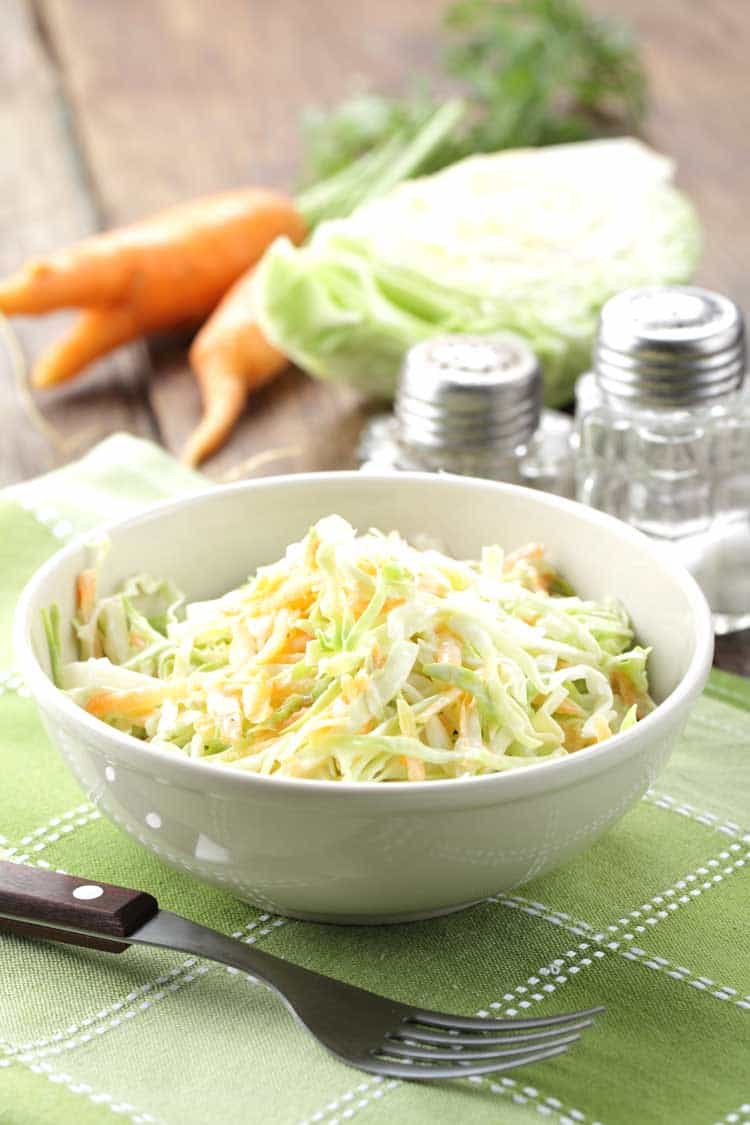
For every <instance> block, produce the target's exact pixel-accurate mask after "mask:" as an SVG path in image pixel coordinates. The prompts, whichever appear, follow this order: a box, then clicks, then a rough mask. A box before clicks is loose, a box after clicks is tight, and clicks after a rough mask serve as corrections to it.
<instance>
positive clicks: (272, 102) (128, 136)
mask: <svg viewBox="0 0 750 1125" xmlns="http://www.w3.org/2000/svg"><path fill="white" fill-rule="evenodd" d="M590 6H591V7H592V8H594V9H595V10H600V11H602V12H611V13H616V14H617V15H619V16H620V17H623V18H626V19H627V20H629V21H630V22H631V23H632V25H633V26H634V28H635V29H636V31H637V32H638V34H639V36H640V38H641V41H642V45H643V50H644V56H645V60H646V64H647V67H648V70H649V76H650V81H651V90H652V110H651V115H650V118H649V121H648V128H647V139H649V140H650V141H651V142H652V143H653V144H654V145H655V146H656V147H657V148H659V149H661V150H662V151H664V152H665V153H668V154H669V155H670V156H672V157H673V158H674V159H675V160H676V162H677V165H678V179H679V183H680V184H681V186H682V187H684V188H685V189H686V190H687V191H688V192H689V193H690V195H691V196H692V198H693V200H694V201H695V203H696V205H697V207H698V210H699V212H700V215H701V218H702V221H703V225H704V229H705V252H704V261H703V266H702V268H701V271H700V275H699V279H700V280H701V281H703V282H704V283H706V284H708V285H712V286H715V287H716V288H718V289H721V290H723V291H725V292H727V293H729V294H731V295H732V296H734V298H735V299H736V300H738V301H739V302H740V303H741V304H742V305H743V307H744V308H745V310H746V311H747V310H748V308H750V270H749V269H748V261H750V222H748V219H747V206H748V202H747V201H748V198H750V162H748V159H747V158H748V146H749V143H750V142H749V140H748V138H750V97H748V93H750V80H749V79H748V69H747V67H748V64H747V59H748V57H750V6H748V4H747V3H746V2H745V0H742V2H739V0H659V2H658V3H656V2H654V0H590ZM444 7H445V2H444V0H409V2H408V3H405V2H404V0H378V3H377V4H372V3H370V2H369V0H314V2H311V0H95V2H92V0H0V14H1V15H2V35H1V36H0V153H1V154H2V155H1V156H0V270H2V272H8V271H10V270H12V269H14V268H16V267H18V266H19V265H20V264H21V262H22V261H23V260H24V259H25V258H26V257H28V256H29V255H31V254H34V253H37V252H40V251H45V250H49V249H53V248H54V247H57V246H59V245H61V244H64V243H67V242H69V241H71V240H73V239H75V238H77V237H79V236H81V235H83V234H86V233H87V232H89V231H91V230H94V229H95V228H97V227H100V226H105V225H111V224H116V223H122V222H125V221H127V220H130V219H134V218H137V217H138V216H141V215H144V214H147V213H148V212H150V211H153V210H154V209H156V208H159V207H163V206H165V205H168V204H170V203H173V202H175V201H177V200H179V199H185V198H189V197H190V196H193V195H196V194H199V193H201V192H208V191H212V190H216V189H220V188H226V187H232V186H235V185H240V184H246V183H254V182H257V183H263V184H270V185H275V186H278V187H282V188H286V189H289V190H292V189H293V188H294V185H295V182H296V175H297V169H298V159H299V131H298V121H299V116H300V113H301V111H302V109H303V107H305V106H307V105H311V104H325V103H329V102H332V101H334V100H335V99H337V98H340V97H342V96H343V95H345V94H347V93H350V92H352V91H353V90H354V89H355V88H357V87H358V86H359V87H361V86H364V85H366V84H367V83H369V84H370V85H371V86H372V87H377V88H381V89H385V90H398V89H404V88H405V87H407V86H408V83H409V79H410V76H411V74H412V73H413V72H414V71H416V70H421V69H425V68H428V67H429V65H430V61H431V59H432V57H433V54H434V38H435V29H436V26H437V23H438V20H439V17H440V13H441V12H442V10H443V9H444ZM67 319H68V318H67V315H66V314H60V315H57V314H56V315H54V316H50V317H45V318H42V319H39V320H32V319H26V320H24V319H19V320H17V321H15V322H14V327H15V329H16V331H17V333H18V336H19V338H20V340H21V343H22V345H23V349H24V352H25V357H26V360H27V361H28V360H31V359H33V357H34V356H35V355H36V354H37V353H38V351H39V349H40V348H41V347H42V346H43V345H44V344H45V343H46V342H47V341H49V340H50V339H52V338H53V337H54V336H55V335H56V334H58V333H59V332H60V329H61V327H62V325H64V324H65V323H66V322H67ZM186 343H187V340H186V339H185V338H182V339H181V338H175V337H170V338H165V339H158V340H155V341H152V342H149V343H148V344H137V345H133V346H131V347H128V348H124V349H121V350H120V351H119V352H118V353H117V354H116V355H114V356H113V357H112V358H110V359H108V360H106V361H104V362H102V363H100V364H99V365H98V366H97V368H96V369H95V370H93V371H91V372H90V373H89V374H87V375H86V376H85V377H84V378H83V379H81V380H78V381H76V382H74V383H72V384H70V385H69V386H67V387H64V388H62V389H59V390H56V391H54V392H48V394H46V395H40V396H38V397H37V400H36V401H37V406H38V409H39V410H40V411H41V413H42V415H43V417H44V419H45V420H46V422H47V423H48V425H49V426H51V427H53V428H54V432H50V431H49V430H45V429H44V427H43V426H42V425H41V424H40V422H39V420H38V419H37V420H36V421H34V419H33V417H32V415H33V411H32V409H31V407H30V404H29V401H28V395H27V394H24V393H22V391H21V389H20V388H19V386H18V379H17V374H18V373H17V372H16V373H14V369H13V365H12V364H11V362H10V358H9V353H8V349H7V347H6V346H3V347H1V348H0V404H1V405H2V410H1V411H0V484H4V483H9V482H13V481H17V480H22V479H24V478H25V477H28V476H30V475H33V474H36V473H39V472H42V471H45V470H47V469H50V468H53V467H54V466H55V465H56V464H59V463H60V462H61V461H63V460H65V459H67V458H70V457H71V456H75V455H78V454H80V453H82V452H84V451H85V450H86V449H87V448H89V447H90V446H91V445H93V444H94V443H95V442H96V441H98V440H100V439H101V438H102V437H104V436H106V434H108V433H111V432H112V431H114V430H119V429H128V430H131V431H132V432H134V433H137V434H141V435H145V436H148V437H151V438H153V439H155V440H157V441H160V442H162V443H163V444H164V445H165V446H166V447H167V448H168V449H170V450H173V451H177V450H178V449H179V447H180V446H181V444H182V442H183V440H184V438H185V437H186V435H187V434H188V432H189V431H190V429H191V428H192V426H193V425H194V424H195V421H196V419H197V417H198V411H199V401H198V392H197V389H196V387H195V384H194V381H193V379H192V378H191V377H190V375H189V373H188V370H187V366H186ZM364 409H366V407H364V406H363V404H362V403H361V402H360V401H359V400H358V399H357V396H356V395H355V394H354V393H353V392H351V391H350V390H348V389H346V388H342V387H334V386H329V385H326V384H322V383H316V382H314V381H313V380H311V379H309V378H307V377H306V376H304V375H302V374H300V373H299V372H294V371H290V372H288V373H287V374H286V375H285V376H283V377H282V378H281V379H280V380H279V381H278V382H277V383H276V384H274V385H273V386H272V387H271V388H269V389H268V390H266V391H263V392H261V393H260V394H258V395H257V396H256V397H255V398H254V399H253V401H252V404H251V409H249V410H248V411H247V412H246V414H245V417H244V419H243V420H242V422H241V424H240V425H239V426H238V428H237V430H236V432H235V434H234V437H233V439H232V442H231V444H230V445H229V446H228V447H226V448H225V449H224V450H223V451H222V452H221V453H220V454H218V455H217V456H216V457H215V458H213V460H212V461H210V462H209V463H208V464H207V466H206V470H207V472H208V474H209V475H210V476H212V477H213V478H215V479H226V478H227V477H228V476H231V475H234V474H237V475H239V474H241V473H242V465H243V463H244V462H245V461H246V460H247V459H248V458H250V457H253V456H254V455H255V454H257V453H259V452H260V451H262V450H264V449H267V448H269V447H280V446H290V445H291V446H294V447H296V452H290V453H289V454H288V455H287V456H286V457H284V458H283V459H281V460H279V461H277V462H276V463H274V464H273V465H268V466H267V467H266V469H265V470H263V471H281V470H284V471H293V470H302V469H311V468H336V467H344V466H347V465H350V464H352V463H353V452H354V448H355V444H356V438H357V433H358V430H359V426H360V424H361V419H362V415H363V410H364ZM732 643H733V642H727V644H728V645H729V648H728V649H727V645H726V644H725V646H724V649H723V650H722V651H723V652H724V654H725V661H724V662H725V663H729V664H734V665H735V666H738V661H739V659H740V657H738V656H737V654H736V652H735V653H734V655H733V652H734V650H733V649H732V647H731V646H732ZM745 647H748V648H750V645H747V646H745ZM727 653H728V655H727Z"/></svg>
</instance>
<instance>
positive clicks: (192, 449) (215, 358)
mask: <svg viewBox="0 0 750 1125" xmlns="http://www.w3.org/2000/svg"><path fill="white" fill-rule="evenodd" d="M301 233H302V232H301V230H300V231H299V234H300V235H301ZM254 273H255V270H254V268H251V269H249V270H248V271H247V273H245V274H244V275H243V276H242V277H241V278H240V280H239V281H238V282H236V283H235V284H234V285H233V286H232V288H231V289H230V290H229V292H228V293H227V294H226V296H225V297H224V298H223V300H222V301H221V303H220V304H219V306H218V308H217V309H216V310H215V312H214V313H213V315H212V316H211V317H209V319H208V320H207V321H206V323H205V324H204V325H203V327H202V328H201V330H200V332H199V333H198V335H197V336H196V337H195V339H194V340H193V346H192V347H191V349H190V364H191V366H192V368H193V371H194V372H195V375H196V377H197V379H198V383H199V384H200V388H201V393H202V395H203V417H202V419H201V422H200V424H199V425H198V427H197V428H196V429H195V430H194V431H193V433H192V434H191V436H190V438H189V439H188V442H187V444H186V446H185V448H184V450H183V452H182V459H183V461H185V462H186V463H187V464H188V465H197V464H199V463H200V462H201V461H203V460H205V458H206V457H208V456H209V455H210V454H211V453H213V452H214V451H215V450H216V449H218V448H219V446H220V445H222V444H223V443H224V442H225V441H226V439H227V437H228V436H229V433H230V431H231V429H232V426H233V425H234V423H235V422H236V421H237V419H238V418H239V416H240V414H241V413H242V410H243V408H244V406H245V403H246V401H247V396H248V395H249V394H250V392H251V391H253V390H256V389H257V388H258V387H260V386H262V385H263V384H264V383H267V382H268V381H269V380H270V379H272V378H273V377H274V375H277V374H278V373H279V372H280V371H282V370H283V368H284V367H286V365H287V360H286V357H285V356H284V355H282V353H281V352H280V351H277V349H276V348H275V347H274V346H273V345H272V344H270V343H269V342H268V340H266V338H265V336H264V335H263V333H262V331H261V329H260V327H259V326H258V324H257V323H256V321H255V317H254V315H253V296H252V291H253V275H254Z"/></svg>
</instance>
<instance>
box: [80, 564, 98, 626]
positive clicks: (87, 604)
mask: <svg viewBox="0 0 750 1125" xmlns="http://www.w3.org/2000/svg"><path fill="white" fill-rule="evenodd" d="M95 605H96V570H95V569H94V568H93V567H90V568H89V569H87V570H82V571H81V573H80V574H79V575H78V577H77V579H76V606H77V607H78V610H79V612H80V614H81V618H82V619H83V621H88V620H89V619H90V618H91V614H92V613H93V611H94V606H95Z"/></svg>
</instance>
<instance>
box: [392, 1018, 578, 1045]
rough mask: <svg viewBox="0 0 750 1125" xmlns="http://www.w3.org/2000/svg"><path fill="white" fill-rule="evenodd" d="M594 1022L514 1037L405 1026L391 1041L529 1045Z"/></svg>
mask: <svg viewBox="0 0 750 1125" xmlns="http://www.w3.org/2000/svg"><path fill="white" fill-rule="evenodd" d="M593 1024H594V1020H593V1018H591V1017H590V1018H589V1019H586V1020H576V1021H575V1022H574V1023H568V1024H565V1025H563V1026H562V1027H561V1026H560V1025H559V1024H556V1025H555V1026H554V1027H551V1028H547V1029H545V1030H543V1031H529V1032H527V1033H526V1034H524V1035H514V1034H513V1033H512V1031H506V1032H503V1033H501V1034H499V1035H478V1034H477V1033H476V1032H475V1033H474V1034H471V1035H452V1034H451V1033H450V1032H448V1031H428V1030H427V1029H426V1028H423V1027H418V1026H417V1025H416V1024H403V1025H402V1026H401V1027H400V1028H398V1030H397V1031H393V1032H391V1033H390V1035H389V1038H390V1039H396V1040H401V1039H413V1040H415V1041H416V1042H417V1043H433V1044H435V1046H437V1047H443V1046H445V1047H458V1046H467V1047H477V1046H485V1045H486V1046H491V1045H492V1044H493V1043H497V1044H503V1043H505V1044H507V1045H508V1046H512V1045H513V1044H515V1043H528V1042H531V1041H533V1040H537V1041H540V1040H544V1039H551V1038H552V1037H554V1036H556V1035H559V1034H560V1032H561V1031H564V1032H569V1031H570V1032H572V1031H584V1030H585V1029H586V1028H587V1027H593ZM539 1045H540V1047H541V1046H544V1043H543V1042H540V1043H539Z"/></svg>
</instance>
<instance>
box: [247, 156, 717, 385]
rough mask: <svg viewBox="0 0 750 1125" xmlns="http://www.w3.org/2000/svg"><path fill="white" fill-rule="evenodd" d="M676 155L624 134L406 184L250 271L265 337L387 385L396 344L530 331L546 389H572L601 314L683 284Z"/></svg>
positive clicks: (686, 243) (685, 247)
mask: <svg viewBox="0 0 750 1125" xmlns="http://www.w3.org/2000/svg"><path fill="white" fill-rule="evenodd" d="M672 173H673V166H672V164H671V162H670V161H669V160H667V159H666V158H665V157H663V156H660V155H659V154H657V153H655V152H653V151H652V150H650V149H649V148H647V147H646V146H645V145H643V144H642V143H641V142H639V141H636V140H634V139H631V138H622V139H617V140H606V141H587V142H583V143H580V144H570V145H557V146H552V147H549V148H540V149H523V150H514V151H507V152H501V153H498V154H495V155H491V156H475V157H470V158H469V159H467V160H463V161H461V162H460V163H458V164H454V165H453V166H451V167H450V168H447V169H445V170H443V171H441V172H439V173H437V174H435V175H433V176H426V177H423V178H421V179H416V180H411V181H408V182H406V183H403V184H400V185H399V186H398V187H396V188H395V189H393V190H392V191H390V192H389V193H388V194H387V195H385V196H383V197H381V198H380V199H376V200H374V201H372V202H369V203H367V204H364V205H363V206H361V207H360V208H358V209H357V210H356V211H355V212H354V213H353V214H352V215H350V216H349V217H348V218H345V219H335V220H330V221H328V222H323V223H321V224H320V225H319V226H318V227H317V228H316V229H315V231H314V233H313V235H312V237H311V238H310V239H309V240H308V242H307V243H306V244H305V245H303V246H301V247H295V246H292V244H291V243H290V242H289V241H287V240H285V239H279V240H278V241H277V242H275V243H274V245H273V246H272V247H271V248H270V249H269V251H268V252H267V253H266V255H265V257H264V259H263V261H262V262H261V264H260V266H259V268H258V270H257V275H256V290H255V298H256V312H257V316H258V319H259V323H260V325H261V327H262V329H263V331H264V332H265V334H266V335H267V336H268V338H269V339H270V340H271V341H272V342H273V343H274V344H276V346H277V347H279V348H280V349H281V350H282V351H283V352H284V353H285V354H286V355H288V356H289V357H290V359H292V360H293V361H294V362H295V363H297V364H298V365H299V366H300V367H302V368H304V369H305V370H307V371H309V372H310V373H311V374H313V375H318V376H320V377H322V378H326V379H336V380H343V381H345V382H347V383H351V384H353V385H355V386H357V387H359V388H360V389H361V390H363V391H365V392H367V393H369V394H372V395H376V396H390V395H392V394H393V392H394V390H395V387H396V382H397V379H398V372H399V368H400V365H401V361H402V359H403V355H404V353H405V351H406V350H407V349H408V348H409V347H410V346H411V345H412V344H414V343H416V342H417V341H419V340H423V339H425V338H427V337H429V336H433V335H436V334H438V333H445V332H469V333H474V334H477V333H479V334H489V335H491V334H492V333H494V332H498V331H505V330H511V331H514V332H517V333H519V334H520V335H521V336H523V337H525V338H526V340H527V341H528V343H529V344H530V346H531V347H532V348H533V349H534V351H535V352H536V353H537V355H538V356H539V358H540V360H541V362H542V367H543V371H544V385H545V400H546V402H547V403H548V404H549V405H551V406H555V405H560V404H562V403H565V402H566V401H569V399H570V397H571V393H572V388H573V384H574V382H575V379H576V377H577V376H578V375H579V374H580V373H581V372H582V371H584V370H585V369H586V368H587V366H588V363H589V359H590V353H591V345H592V341H593V337H594V333H595V329H596V321H597V316H598V313H599V310H600V308H601V306H602V305H603V304H604V302H605V301H606V300H607V299H608V298H609V297H611V296H612V295H613V294H615V293H617V292H619V291H620V290H622V289H626V288H628V287H630V286H638V285H653V284H664V283H676V282H683V281H687V280H689V278H690V276H691V273H692V271H693V269H694V268H695V265H696V263H697V260H698V256H699V244H700V239H699V227H698V223H697V220H696V217H695V214H694V212H693V209H692V207H691V206H690V204H689V203H688V201H687V200H686V199H685V198H684V196H683V195H681V194H680V192H678V191H677V190H676V189H675V188H674V187H673V185H672V182H671V181H672Z"/></svg>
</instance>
